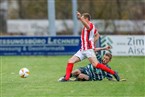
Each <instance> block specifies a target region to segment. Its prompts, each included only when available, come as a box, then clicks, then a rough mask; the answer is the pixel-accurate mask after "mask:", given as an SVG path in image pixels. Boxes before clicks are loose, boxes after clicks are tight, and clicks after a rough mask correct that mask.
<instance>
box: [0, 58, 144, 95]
mask: <svg viewBox="0 0 145 97" xmlns="http://www.w3.org/2000/svg"><path fill="white" fill-rule="evenodd" d="M68 58H70V56H2V57H0V60H1V63H0V74H1V75H0V81H1V84H0V88H1V91H0V97H145V76H144V74H145V72H144V70H145V69H144V67H145V59H144V57H113V60H112V62H111V63H110V66H111V67H112V68H113V69H115V70H117V71H118V72H119V75H120V76H121V78H125V79H127V81H124V82H111V81H108V80H103V81H90V82H65V83H62V82H58V81H57V80H58V78H59V77H61V76H62V75H64V73H65V68H66V62H67V59H68ZM87 63H88V61H87V60H84V61H82V62H80V63H77V64H75V66H74V69H75V68H78V67H80V66H85V65H87ZM22 67H27V68H28V69H29V70H30V73H31V74H30V76H29V77H28V78H20V77H19V74H18V72H19V70H20V68H22Z"/></svg>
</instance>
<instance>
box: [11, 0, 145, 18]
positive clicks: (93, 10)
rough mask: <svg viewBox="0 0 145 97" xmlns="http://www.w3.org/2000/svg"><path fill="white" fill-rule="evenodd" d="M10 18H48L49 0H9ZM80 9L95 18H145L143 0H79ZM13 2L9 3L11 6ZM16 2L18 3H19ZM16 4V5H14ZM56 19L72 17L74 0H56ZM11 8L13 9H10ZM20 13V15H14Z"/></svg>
mask: <svg viewBox="0 0 145 97" xmlns="http://www.w3.org/2000/svg"><path fill="white" fill-rule="evenodd" d="M14 1H16V3H17V4H18V6H19V7H18V9H17V11H15V14H14V11H13V10H15V8H14V9H12V8H11V7H9V15H10V16H9V18H22V19H47V18H48V15H47V13H48V10H47V8H48V7H47V0H9V2H14ZM77 2H78V11H80V12H82V13H83V12H89V13H90V14H91V15H92V18H93V19H106V20H108V19H109V20H110V19H122V20H126V19H135V20H136V19H145V15H144V4H145V2H144V1H143V0H77ZM11 4H12V3H9V6H11ZM17 4H16V5H17ZM13 6H15V5H13ZM55 8H56V19H72V0H55ZM10 10H11V11H10ZM16 14H18V17H14V16H15V15H16Z"/></svg>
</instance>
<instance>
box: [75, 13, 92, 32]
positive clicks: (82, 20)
mask: <svg viewBox="0 0 145 97" xmlns="http://www.w3.org/2000/svg"><path fill="white" fill-rule="evenodd" d="M77 17H78V19H79V20H80V21H81V22H82V24H83V25H84V26H85V27H86V28H87V29H88V30H89V29H90V26H89V24H88V23H87V22H86V21H85V20H84V17H83V16H82V15H81V13H80V12H78V11H77Z"/></svg>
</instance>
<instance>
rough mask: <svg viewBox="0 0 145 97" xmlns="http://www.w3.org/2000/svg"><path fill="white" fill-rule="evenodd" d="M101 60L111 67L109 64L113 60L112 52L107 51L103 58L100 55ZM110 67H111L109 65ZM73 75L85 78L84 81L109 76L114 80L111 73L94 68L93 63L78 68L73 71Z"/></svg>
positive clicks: (79, 78) (80, 78)
mask: <svg viewBox="0 0 145 97" xmlns="http://www.w3.org/2000/svg"><path fill="white" fill-rule="evenodd" d="M97 58H99V60H101V61H100V62H101V63H103V64H105V65H106V66H107V67H109V66H108V65H107V64H108V63H109V62H110V61H111V59H112V55H111V54H110V53H106V54H105V55H104V56H103V58H101V57H100V56H98V57H97ZM109 68H110V67H109ZM72 76H75V77H76V78H77V80H83V81H86V80H87V81H89V80H94V81H96V80H103V79H104V78H107V79H108V80H113V77H112V75H111V74H109V73H107V72H105V71H103V70H101V69H96V68H93V66H92V65H91V64H88V65H87V66H85V67H80V68H79V69H76V70H74V71H73V72H72Z"/></svg>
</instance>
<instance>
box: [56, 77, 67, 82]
mask: <svg viewBox="0 0 145 97" xmlns="http://www.w3.org/2000/svg"><path fill="white" fill-rule="evenodd" d="M58 81H59V82H66V81H67V80H65V78H64V77H61V78H59V79H58Z"/></svg>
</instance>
